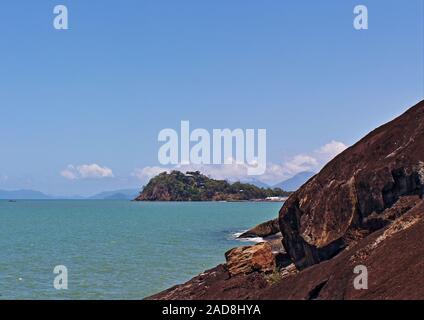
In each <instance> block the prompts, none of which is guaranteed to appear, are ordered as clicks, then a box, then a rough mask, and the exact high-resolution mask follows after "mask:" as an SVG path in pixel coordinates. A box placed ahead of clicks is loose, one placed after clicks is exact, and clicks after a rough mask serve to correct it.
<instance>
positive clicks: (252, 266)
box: [225, 242, 275, 276]
mask: <svg viewBox="0 0 424 320" xmlns="http://www.w3.org/2000/svg"><path fill="white" fill-rule="evenodd" d="M225 258H226V259H227V268H228V271H229V273H230V274H231V275H232V276H235V275H238V274H249V273H252V272H255V271H259V272H263V273H267V272H272V271H274V269H275V257H274V254H273V253H272V247H271V245H270V244H269V243H267V242H262V243H258V244H256V245H254V246H245V247H237V248H234V249H231V250H229V251H228V252H227V253H225Z"/></svg>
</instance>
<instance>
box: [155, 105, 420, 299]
mask: <svg viewBox="0 0 424 320" xmlns="http://www.w3.org/2000/svg"><path fill="white" fill-rule="evenodd" d="M423 192H424V102H421V103H419V104H418V105H416V106H415V107H413V108H411V109H410V110H409V111H408V112H406V113H405V114H403V115H402V116H400V117H399V118H397V119H395V120H394V121H392V122H390V123H388V124H386V125H384V126H382V127H380V128H378V129H377V130H375V131H373V132H372V133H370V134H369V135H368V136H366V137H365V138H364V139H362V140H361V141H360V142H358V143H357V144H355V145H354V146H353V147H351V148H349V149H348V150H346V151H345V152H344V153H342V154H340V155H339V156H338V157H336V158H335V159H334V160H333V161H331V162H330V163H329V164H328V165H327V166H326V167H325V168H324V169H323V170H322V171H321V172H320V173H319V174H318V175H316V176H315V177H314V178H312V179H311V180H309V181H308V182H307V183H306V184H305V185H304V186H302V187H301V188H300V189H299V190H298V191H297V192H295V193H294V194H293V195H292V196H291V197H290V198H289V199H288V201H287V202H286V203H285V204H284V206H283V208H282V209H281V210H280V214H279V221H278V222H279V226H280V229H281V232H282V235H283V244H284V247H285V249H286V251H287V253H279V254H276V256H275V260H276V270H277V272H273V273H272V274H267V273H266V272H263V270H261V268H258V269H257V270H253V269H254V268H250V269H247V270H249V272H244V271H243V272H238V271H241V270H243V268H244V267H245V264H244V263H241V261H244V259H243V258H242V257H243V251H244V250H243V249H239V250H238V251H233V254H234V255H235V256H234V257H233V259H228V263H227V265H222V266H218V267H217V268H215V269H212V270H209V271H207V272H206V273H204V274H202V275H200V276H198V277H196V278H194V279H192V280H190V281H188V282H187V283H185V284H183V285H180V286H176V287H174V288H171V289H169V290H167V291H164V292H162V293H159V294H157V295H155V296H153V297H151V298H152V299H424V268H423V266H424V245H423V240H424V200H423ZM250 250H251V249H250ZM236 253H237V254H236ZM236 257H237V258H236ZM246 261H253V260H252V257H251V256H249V255H247V256H246ZM291 262H293V263H294V265H293V264H291ZM247 265H248V264H247ZM358 265H363V266H366V267H367V270H368V275H369V279H368V288H369V289H368V290H357V289H355V288H354V279H355V277H356V276H357V274H355V273H354V269H355V267H356V266H358ZM296 267H297V268H296ZM230 268H233V271H232V272H230ZM234 270H237V272H234ZM252 270H253V271H252ZM264 270H266V268H264Z"/></svg>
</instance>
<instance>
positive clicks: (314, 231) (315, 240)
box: [279, 102, 424, 269]
mask: <svg viewBox="0 0 424 320" xmlns="http://www.w3.org/2000/svg"><path fill="white" fill-rule="evenodd" d="M423 193H424V102H420V103H419V104H417V105H416V106H414V107H413V108H411V109H410V110H408V111H407V112H406V113H404V114H403V115H401V116H400V117H398V118H396V119H395V120H393V121H391V122H389V123H387V124H385V125H383V126H382V127H380V128H378V129H376V130H374V131H373V132H371V133H370V134H368V135H367V136H366V137H365V138H363V139H362V140H360V141H359V142H358V143H356V144H355V145H354V146H352V147H350V148H348V149H347V150H346V151H344V152H343V153H341V154H340V155H339V156H337V157H336V158H335V159H334V160H332V161H331V162H329V163H328V164H327V165H326V166H325V167H324V168H323V169H322V170H321V172H320V173H319V174H317V175H316V176H315V177H314V178H312V179H311V180H309V181H308V182H307V183H306V184H304V185H303V186H302V187H301V188H300V189H299V190H298V191H297V192H295V193H294V194H292V195H291V196H290V198H289V199H288V200H287V201H286V202H285V204H284V205H283V207H282V208H281V210H280V214H279V226H280V229H281V232H282V234H283V244H284V247H285V249H286V251H287V253H288V254H289V255H290V257H291V258H292V260H293V261H294V263H295V264H296V266H297V267H298V268H299V269H302V268H305V267H308V266H312V265H314V264H316V263H319V262H321V261H323V260H327V259H329V258H331V257H333V256H335V255H336V254H337V253H339V252H340V251H341V250H342V249H343V248H345V247H346V246H348V245H350V244H352V243H354V242H356V241H358V240H360V239H362V238H363V237H364V236H366V235H367V234H369V233H370V232H371V231H375V230H376V226H377V229H378V228H379V227H383V226H384V225H385V224H384V218H382V222H383V223H381V225H380V226H379V225H378V223H377V224H376V223H375V219H377V220H378V217H379V215H380V214H381V213H382V212H384V211H385V210H386V209H388V208H391V207H392V206H393V205H394V204H395V203H396V202H397V201H398V200H399V198H400V197H401V196H407V195H420V196H422V195H423ZM370 217H371V218H372V219H370ZM370 221H373V223H369V222H370Z"/></svg>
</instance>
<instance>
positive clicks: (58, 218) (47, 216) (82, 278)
mask: <svg viewBox="0 0 424 320" xmlns="http://www.w3.org/2000/svg"><path fill="white" fill-rule="evenodd" d="M280 207H281V203H260V202H259V203H216V202H215V203H211V202H200V203H164V202H156V203H146V202H142V203H141V202H130V201H106V200H101V201H84V200H81V201H79V200H71V201H59V200H57V201H56V200H53V201H18V202H16V203H11V202H7V201H0V299H141V298H143V297H146V296H148V295H151V294H154V293H156V292H159V291H161V290H163V289H166V288H168V287H170V286H173V285H175V284H179V283H182V282H185V281H187V280H189V279H190V278H192V277H193V276H195V275H197V274H199V273H201V272H202V271H204V270H206V269H209V268H211V267H214V266H215V265H217V264H219V263H222V262H224V261H225V258H224V252H225V251H226V250H227V249H229V248H232V247H235V246H240V245H243V243H241V242H240V241H238V240H234V234H235V233H237V232H240V231H243V230H246V229H248V228H250V227H252V226H254V225H256V224H258V223H261V222H264V221H266V220H269V219H273V218H275V217H276V216H277V214H278V210H279V208H280ZM57 265H64V266H66V267H67V269H68V290H60V291H59V290H56V289H54V286H53V280H54V277H55V276H56V275H55V274H54V273H53V269H54V267H55V266H57Z"/></svg>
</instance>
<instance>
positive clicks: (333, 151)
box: [317, 140, 347, 162]
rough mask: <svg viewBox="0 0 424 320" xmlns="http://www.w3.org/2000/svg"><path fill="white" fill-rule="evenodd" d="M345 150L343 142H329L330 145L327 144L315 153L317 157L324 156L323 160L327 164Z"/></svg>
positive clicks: (345, 146)
mask: <svg viewBox="0 0 424 320" xmlns="http://www.w3.org/2000/svg"><path fill="white" fill-rule="evenodd" d="M346 149H347V145H345V144H344V143H343V142H339V141H334V140H333V141H331V142H330V143H327V144H326V145H324V146H322V147H321V148H319V149H318V150H317V153H318V154H319V155H322V156H324V158H325V160H326V161H327V162H328V161H330V160H332V159H333V158H334V157H335V156H337V155H338V154H339V153H342V152H343V151H345V150H346Z"/></svg>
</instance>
